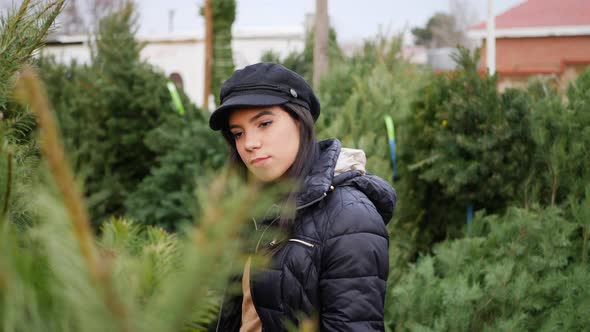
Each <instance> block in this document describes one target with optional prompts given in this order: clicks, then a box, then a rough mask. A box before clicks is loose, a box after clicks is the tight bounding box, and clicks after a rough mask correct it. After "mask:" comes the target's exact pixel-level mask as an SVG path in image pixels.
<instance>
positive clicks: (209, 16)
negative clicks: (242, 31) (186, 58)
mask: <svg viewBox="0 0 590 332" xmlns="http://www.w3.org/2000/svg"><path fill="white" fill-rule="evenodd" d="M211 1H212V0H205V8H204V12H205V86H204V88H203V109H205V110H208V109H209V95H210V94H211V76H212V65H213V8H212V7H211Z"/></svg>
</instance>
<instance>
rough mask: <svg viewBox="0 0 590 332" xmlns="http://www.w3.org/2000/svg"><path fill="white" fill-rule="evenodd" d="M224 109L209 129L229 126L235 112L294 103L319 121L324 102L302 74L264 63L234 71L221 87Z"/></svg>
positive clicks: (277, 65)
mask: <svg viewBox="0 0 590 332" xmlns="http://www.w3.org/2000/svg"><path fill="white" fill-rule="evenodd" d="M219 96H220V99H221V105H220V106H219V107H218V108H217V109H216V110H215V111H214V112H213V113H212V114H211V117H210V118H209V127H211V129H213V130H220V129H222V128H223V127H225V126H226V125H227V121H228V119H227V118H228V115H229V113H230V111H231V110H233V109H236V108H241V107H256V106H274V105H283V104H285V103H288V102H291V103H294V104H298V105H301V106H303V107H305V108H306V109H308V110H309V111H310V112H311V115H312V116H313V120H314V121H315V120H317V118H318V117H319V116H320V102H319V101H318V98H317V97H316V96H315V94H314V93H313V90H312V89H311V86H310V85H309V84H308V83H307V81H306V80H305V79H304V78H303V77H301V76H300V75H299V74H297V73H295V72H294V71H291V70H289V69H287V68H285V67H283V66H281V65H279V64H276V63H268V62H260V63H257V64H253V65H250V66H246V67H244V69H239V70H236V71H234V73H233V74H232V76H231V77H230V78H228V79H227V80H226V81H225V82H224V83H223V86H222V87H221V92H220V94H219Z"/></svg>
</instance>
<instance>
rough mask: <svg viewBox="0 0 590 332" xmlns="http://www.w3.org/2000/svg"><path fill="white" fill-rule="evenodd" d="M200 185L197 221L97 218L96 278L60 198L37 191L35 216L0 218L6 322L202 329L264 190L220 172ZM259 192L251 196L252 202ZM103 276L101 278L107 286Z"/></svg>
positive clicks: (7, 326) (72, 327)
mask: <svg viewBox="0 0 590 332" xmlns="http://www.w3.org/2000/svg"><path fill="white" fill-rule="evenodd" d="M208 188H210V190H207V191H201V192H200V195H199V198H200V199H201V200H202V201H201V203H200V204H201V205H202V206H206V207H207V208H206V209H204V210H203V214H202V215H201V218H200V219H199V222H198V224H199V225H200V226H199V227H198V228H194V227H188V228H186V229H185V230H184V232H182V233H179V234H177V235H170V234H168V233H166V232H165V231H164V230H162V229H160V228H154V227H142V226H140V225H137V224H134V223H132V222H130V221H128V220H125V219H115V218H113V219H110V220H109V221H107V222H105V223H104V224H103V225H102V230H101V233H102V236H101V237H100V239H98V240H96V243H95V247H96V248H97V249H98V251H99V253H100V256H99V257H100V267H101V276H102V277H101V278H102V279H101V280H102V282H100V283H97V280H94V279H93V278H92V277H91V275H90V273H89V271H88V269H87V266H86V264H84V261H83V258H82V255H81V253H80V244H79V243H78V240H77V239H76V237H75V235H74V227H72V224H71V223H70V220H69V218H68V215H67V214H66V212H65V210H64V206H63V204H62V202H61V201H60V199H58V198H57V197H56V196H54V195H52V194H50V193H49V192H48V191H47V190H46V189H45V188H43V187H39V188H37V190H36V191H35V194H33V196H35V201H36V202H37V204H38V208H39V209H40V212H41V213H40V215H41V216H42V218H41V220H40V222H39V223H37V224H35V225H32V226H31V227H28V228H26V229H24V230H18V229H16V228H15V227H14V224H13V223H9V222H8V223H7V222H1V223H0V322H2V330H3V331H7V332H9V331H158V332H162V331H206V330H207V326H209V325H210V324H211V320H212V319H213V318H214V316H215V313H216V312H217V310H218V306H219V304H220V302H221V294H222V293H223V289H224V287H226V285H225V280H227V279H228V277H229V275H230V274H231V275H233V274H235V273H239V270H240V269H241V267H242V266H243V265H242V263H243V261H241V257H240V255H239V252H240V251H241V250H242V248H244V247H245V246H246V243H244V242H243V241H241V240H239V239H237V234H238V233H240V232H241V228H242V227H243V226H242V225H249V223H245V224H243V223H242V221H247V220H250V219H251V218H252V217H254V216H260V215H261V213H263V211H264V210H265V209H267V208H268V207H269V206H270V202H271V200H270V198H271V197H273V196H274V195H272V194H271V193H266V194H264V193H263V194H261V193H260V192H259V191H258V190H256V188H252V187H245V186H243V185H242V184H240V183H239V182H235V181H229V182H228V181H227V180H223V179H217V180H216V181H213V182H211V183H210V186H209V187H208ZM254 201H256V204H253V202H254ZM105 285H106V286H105Z"/></svg>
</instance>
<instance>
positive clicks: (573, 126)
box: [525, 69, 590, 205]
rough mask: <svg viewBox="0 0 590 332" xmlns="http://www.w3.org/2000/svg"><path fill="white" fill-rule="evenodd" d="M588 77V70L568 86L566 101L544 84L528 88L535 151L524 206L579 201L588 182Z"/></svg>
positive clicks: (589, 118)
mask: <svg viewBox="0 0 590 332" xmlns="http://www.w3.org/2000/svg"><path fill="white" fill-rule="evenodd" d="M589 78H590V69H588V70H586V71H585V72H584V73H582V75H580V76H579V77H578V79H577V80H575V81H573V82H572V83H571V84H570V85H569V87H568V90H567V97H568V98H567V102H564V101H563V97H562V96H561V95H560V94H558V93H557V91H556V90H555V89H554V88H552V87H551V86H549V85H548V84H547V83H546V82H542V81H536V82H532V83H531V84H530V86H529V89H528V90H529V94H530V95H531V96H532V97H533V102H532V110H533V112H532V121H533V124H532V134H533V135H532V136H533V139H534V141H535V145H536V151H535V160H534V161H535V163H534V167H533V169H532V170H531V174H530V176H529V177H528V179H527V180H528V181H527V187H526V190H527V192H526V194H527V196H526V199H527V201H526V202H525V203H526V205H530V204H531V202H542V203H543V204H551V205H556V204H561V203H563V202H565V201H566V200H567V198H568V197H569V196H570V195H573V196H575V197H577V198H578V199H579V198H580V197H582V196H583V194H584V190H585V186H586V184H587V183H589V182H590V172H589V171H588V167H587V165H588V163H590V154H589V153H590V150H589V146H590V131H589V129H588V125H590V115H589V114H588V107H589V106H590V97H589V95H588V92H587V91H588V89H590V79H589Z"/></svg>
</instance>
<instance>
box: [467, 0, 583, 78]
mask: <svg viewBox="0 0 590 332" xmlns="http://www.w3.org/2000/svg"><path fill="white" fill-rule="evenodd" d="M495 24H496V30H495V36H496V71H497V73H498V75H499V77H500V81H499V84H500V87H501V88H504V87H508V86H515V85H520V84H523V83H524V82H526V81H527V80H528V79H529V78H530V77H531V76H538V75H542V76H550V77H555V78H557V79H558V80H559V82H560V83H561V85H562V86H563V85H565V84H566V83H567V82H568V81H570V80H572V79H574V78H575V77H576V76H577V75H578V74H579V73H580V72H582V71H583V70H585V69H586V68H587V67H588V66H589V65H590V0H528V1H524V2H522V3H520V4H519V5H517V6H515V7H512V8H510V9H508V10H507V11H505V12H504V13H502V14H500V15H498V16H496V22H495ZM468 33H469V35H470V36H471V37H473V38H478V39H482V40H483V45H482V52H481V54H482V59H481V64H480V68H481V70H482V71H485V68H487V62H486V56H485V54H486V50H485V49H486V44H485V38H486V35H487V26H486V22H481V23H479V24H477V25H474V26H472V27H471V28H470V29H469V32H468Z"/></svg>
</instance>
